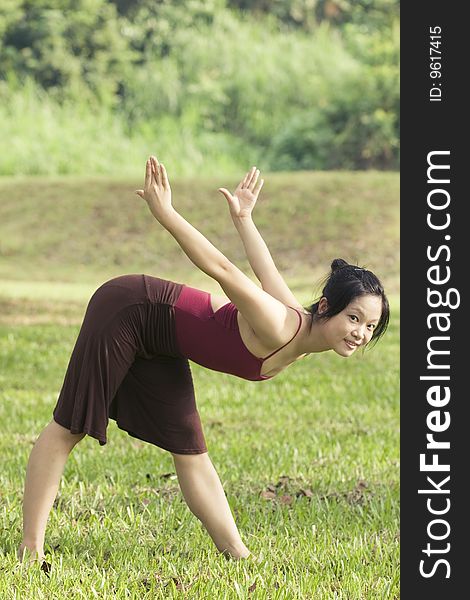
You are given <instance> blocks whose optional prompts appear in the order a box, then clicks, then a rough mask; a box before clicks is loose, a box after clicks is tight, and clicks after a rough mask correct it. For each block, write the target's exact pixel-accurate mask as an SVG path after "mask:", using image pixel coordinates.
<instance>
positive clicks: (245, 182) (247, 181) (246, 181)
mask: <svg viewBox="0 0 470 600" xmlns="http://www.w3.org/2000/svg"><path fill="white" fill-rule="evenodd" d="M255 172H256V167H252V168H251V169H250V170H249V171H248V173H247V174H246V175H245V179H244V180H243V183H242V188H246V187H249V185H250V181H251V179H252V177H253V175H254V174H255Z"/></svg>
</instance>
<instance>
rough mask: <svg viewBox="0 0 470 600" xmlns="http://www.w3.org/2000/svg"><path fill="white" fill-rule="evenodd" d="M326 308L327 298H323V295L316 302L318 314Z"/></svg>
mask: <svg viewBox="0 0 470 600" xmlns="http://www.w3.org/2000/svg"><path fill="white" fill-rule="evenodd" d="M327 310H328V300H327V299H326V298H325V296H322V297H321V299H320V302H319V303H318V309H317V312H318V314H319V315H321V314H322V313H324V312H326V311H327Z"/></svg>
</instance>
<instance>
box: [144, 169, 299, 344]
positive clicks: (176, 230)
mask: <svg viewBox="0 0 470 600" xmlns="http://www.w3.org/2000/svg"><path fill="white" fill-rule="evenodd" d="M136 194H138V195H139V196H140V197H141V198H143V199H144V200H145V201H146V202H147V204H148V207H149V208H150V211H151V213H152V214H153V216H154V217H155V218H156V219H157V221H159V223H161V225H163V227H165V229H166V230H167V231H169V233H171V235H172V236H173V237H174V238H175V240H176V241H177V242H178V244H179V245H180V246H181V248H182V249H183V251H184V252H185V253H186V255H187V256H188V258H189V259H190V260H191V261H192V262H193V263H194V264H195V265H196V266H197V267H198V268H199V269H201V271H204V273H206V274H207V275H209V276H210V277H212V278H214V279H215V280H216V281H217V282H218V283H219V284H220V286H221V288H222V289H223V290H224V292H225V293H226V294H227V296H228V297H229V298H230V300H231V301H232V302H233V303H234V304H235V305H236V307H237V308H238V310H239V311H240V313H241V314H242V315H243V317H244V318H245V319H246V320H247V322H248V323H249V325H250V326H251V328H252V329H253V331H254V332H255V333H256V335H257V336H259V338H260V340H262V341H263V342H264V343H265V344H266V345H272V346H273V349H274V348H276V347H278V346H279V345H282V344H283V343H285V341H286V339H290V337H292V329H293V327H295V324H296V323H294V322H293V318H294V317H295V315H293V314H292V311H289V310H287V309H286V307H285V306H284V304H283V303H281V302H279V301H278V300H276V299H275V298H274V297H272V296H271V295H270V294H268V293H266V292H265V291H263V290H262V289H261V288H259V287H258V286H257V285H256V284H255V283H254V282H253V281H251V279H250V278H249V277H247V276H246V275H245V274H244V273H243V272H242V271H241V270H240V269H238V268H237V267H236V266H235V265H234V264H233V263H231V262H230V261H229V259H228V258H227V257H226V256H225V255H224V254H222V252H220V251H219V250H218V249H217V248H216V247H215V246H214V245H213V244H211V242H210V241H209V240H208V239H207V238H206V237H205V236H204V235H203V234H202V233H201V232H200V231H198V230H197V229H196V228H195V227H193V226H192V225H191V224H190V223H188V221H186V219H184V218H183V217H182V216H181V215H180V214H179V213H178V212H177V211H176V210H175V209H174V207H173V205H172V202H171V189H170V184H169V182H168V177H167V174H166V170H165V167H164V166H163V165H160V164H159V163H158V161H157V160H156V158H153V157H152V159H151V160H149V161H147V165H146V174H145V189H143V190H136Z"/></svg>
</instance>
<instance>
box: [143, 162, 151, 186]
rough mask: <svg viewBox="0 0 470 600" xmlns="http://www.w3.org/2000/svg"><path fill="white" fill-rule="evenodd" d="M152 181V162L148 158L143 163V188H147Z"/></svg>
mask: <svg viewBox="0 0 470 600" xmlns="http://www.w3.org/2000/svg"><path fill="white" fill-rule="evenodd" d="M151 182H152V164H151V162H150V158H149V159H148V160H147V162H146V164H145V184H144V185H145V189H147V188H148V187H149V186H150V184H151Z"/></svg>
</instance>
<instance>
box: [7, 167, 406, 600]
mask: <svg viewBox="0 0 470 600" xmlns="http://www.w3.org/2000/svg"><path fill="white" fill-rule="evenodd" d="M277 177H278V179H276V180H274V178H273V180H274V181H273V184H272V185H273V187H272V190H271V192H270V193H271V195H270V196H268V197H269V199H270V200H269V208H268V199H266V204H267V205H266V206H262V205H261V203H260V206H259V213H260V219H261V220H263V219H264V227H261V225H259V226H260V229H262V233H263V234H265V232H266V235H265V237H266V238H268V237H269V238H270V239H271V240H272V242H271V241H269V242H268V245H269V246H270V248H271V249H272V250H273V256H274V258H275V259H278V255H279V256H280V258H281V261H282V257H283V254H282V248H283V247H284V248H286V251H287V252H288V253H289V252H290V254H289V260H288V259H287V258H285V261H286V263H289V264H292V263H295V264H296V265H303V264H304V263H305V255H304V254H303V253H304V252H305V253H307V250H308V248H309V245H310V258H309V260H310V263H311V265H312V267H311V268H310V269H309V268H306V269H305V270H304V271H302V269H301V268H291V269H288V273H289V276H288V281H289V283H290V284H292V282H294V283H295V285H292V287H293V288H294V289H295V290H296V293H297V294H298V297H299V299H300V300H301V301H302V302H307V301H308V300H309V299H310V295H311V290H312V280H311V278H310V276H312V277H313V276H314V275H315V273H316V269H318V270H319V271H320V273H322V272H324V271H326V270H327V267H328V265H327V264H326V265H325V264H321V262H322V260H323V258H324V257H325V255H326V253H327V252H329V250H328V248H334V249H335V250H337V249H338V247H339V250H340V251H337V252H333V256H331V257H334V256H343V257H344V258H350V256H348V255H346V252H345V251H344V250H345V249H346V248H348V247H350V248H352V250H351V252H352V251H358V252H359V250H360V245H361V244H363V243H364V242H365V241H367V244H368V245H367V244H366V246H365V250H364V251H365V254H366V260H370V261H371V262H372V263H373V264H374V265H377V271H378V272H379V273H380V274H381V275H382V277H383V279H384V280H385V281H386V282H388V283H389V288H391V289H392V291H393V292H394V293H392V294H391V301H392V302H391V304H392V320H391V325H390V330H389V332H388V333H387V335H386V336H385V338H384V339H383V340H381V341H380V343H379V344H378V345H377V346H376V348H374V349H373V350H372V351H370V352H365V353H364V354H363V355H357V356H354V357H352V358H350V359H349V360H345V359H342V358H340V357H338V356H337V355H335V354H332V353H324V354H318V355H311V356H309V357H308V358H307V359H305V360H303V361H299V362H297V363H296V364H294V365H292V367H291V368H289V369H287V370H286V371H284V372H282V373H280V374H279V375H278V376H277V377H276V378H274V379H273V380H271V381H266V382H258V383H252V382H248V381H243V380H241V379H238V378H235V377H232V376H229V375H224V374H221V373H214V372H211V371H209V370H206V369H203V368H201V367H199V366H198V365H195V364H192V369H193V376H194V383H195V388H196V397H197V402H198V408H199V412H200V414H201V419H202V422H203V427H204V431H205V436H206V440H207V443H208V449H209V453H210V456H211V458H212V461H213V462H214V465H215V467H216V469H217V471H218V473H219V475H220V478H221V481H222V483H223V486H224V489H225V491H226V494H227V497H228V500H229V503H230V506H231V507H232V510H233V513H234V516H235V520H236V522H237V525H238V527H239V529H240V532H241V535H242V538H243V540H244V542H245V543H246V545H247V546H248V547H249V548H250V550H251V551H252V552H253V553H254V554H256V555H259V556H262V562H261V563H259V564H246V562H244V561H240V562H233V561H226V559H225V558H223V557H222V556H221V555H220V554H219V552H218V551H217V549H216V548H215V546H214V544H213V543H212V541H211V539H210V537H209V536H208V534H207V533H206V531H205V530H204V528H203V526H202V525H201V524H200V523H199V521H198V520H197V519H196V517H194V516H193V515H192V514H191V512H190V511H189V509H188V508H187V506H186V504H185V503H184V500H183V497H182V495H181V492H180V491H179V487H178V483H177V479H176V476H175V474H174V468H173V461H172V459H171V456H170V454H169V453H168V452H165V451H164V450H161V449H159V448H157V447H155V446H152V445H150V444H146V443H144V442H141V441H139V440H136V439H134V438H132V437H130V436H128V435H127V433H126V432H124V431H121V430H120V429H118V428H117V426H116V424H115V422H114V421H110V424H109V427H108V444H107V445H106V446H104V447H100V446H99V444H98V442H97V441H96V440H94V439H92V438H90V437H88V436H87V437H85V439H84V440H83V441H82V442H80V444H79V445H78V446H77V447H76V449H75V450H74V451H73V452H72V454H71V457H70V459H69V461H68V462H67V465H66V468H65V472H64V477H63V479H62V483H61V487H60V490H59V494H58V497H57V500H56V503H55V508H54V510H53V511H52V513H51V516H50V520H49V524H48V530H47V535H46V547H45V549H46V553H47V554H48V558H49V560H50V561H51V563H52V570H51V572H50V573H49V574H46V573H44V572H42V571H40V570H39V569H38V568H37V567H36V568H30V569H26V568H24V567H22V566H21V565H17V560H16V549H17V546H18V544H19V543H20V540H21V501H22V493H23V483H24V472H25V467H26V463H27V460H28V456H29V452H30V450H31V447H32V445H33V443H34V441H35V439H36V438H37V435H38V434H39V432H40V431H41V429H42V428H43V427H44V426H45V425H46V423H47V422H48V421H49V420H50V418H51V415H52V409H53V407H54V405H55V403H56V400H57V395H58V392H59V390H60V387H61V385H62V381H63V376H64V374H65V369H66V367H67V363H68V360H69V357H70V353H71V350H72V348H73V344H74V342H75V338H76V335H77V333H78V331H79V327H80V323H81V319H82V317H83V311H84V308H85V306H86V303H87V300H88V298H89V296H90V294H91V293H92V291H93V289H94V288H95V287H96V286H97V284H98V283H100V282H102V281H103V280H104V279H105V278H106V277H109V276H112V275H114V274H117V273H125V272H149V273H150V274H156V275H160V276H167V275H170V274H173V273H174V274H177V275H178V277H179V278H180V279H181V280H182V281H185V282H187V281H191V282H192V283H194V284H195V285H200V287H202V288H205V289H208V290H209V291H214V292H219V293H220V289H218V286H217V284H215V282H212V281H211V280H209V279H208V278H205V277H204V276H199V274H198V272H197V270H196V269H195V268H194V267H190V270H188V264H187V262H185V261H186V259H185V258H184V256H183V257H182V256H181V253H179V252H178V250H177V249H175V248H174V246H173V247H172V245H171V243H170V242H171V239H170V241H168V238H169V235H168V234H165V232H164V231H163V230H161V229H160V228H159V226H158V224H155V225H154V224H151V223H149V222H148V219H149V215H147V214H146V213H145V211H144V208H146V207H141V208H140V209H139V208H136V207H135V206H134V208H133V209H130V208H129V209H128V208H126V209H123V210H116V209H115V210H113V206H119V207H120V208H122V207H123V206H126V201H123V197H124V196H125V193H126V190H128V189H129V188H131V189H132V185H131V184H130V183H129V182H126V183H117V184H116V183H113V184H110V183H109V182H105V181H104V180H102V181H100V182H99V186H98V187H97V188H95V187H94V186H93V185H91V184H90V182H89V181H84V182H80V181H79V180H78V179H77V180H71V181H68V180H65V179H64V180H52V181H50V182H48V181H46V180H40V181H36V180H31V179H30V180H24V181H23V182H20V183H19V184H15V185H13V183H12V181H6V182H2V183H0V190H2V191H3V192H5V190H8V193H6V194H3V193H2V205H1V207H0V211H1V214H0V223H2V232H1V233H2V235H1V236H0V239H1V242H0V243H1V244H2V246H1V248H2V250H4V249H5V248H6V247H7V248H10V254H5V253H2V257H1V260H0V277H1V282H0V363H1V365H2V369H1V370H0V423H1V424H2V425H1V436H0V457H1V468H0V528H1V529H2V544H1V545H0V554H1V560H0V597H2V598H3V597H5V598H21V599H27V600H29V599H31V600H33V599H34V600H36V599H41V598H44V599H47V600H49V599H57V600H59V599H60V600H62V598H64V597H74V598H86V599H88V598H103V599H105V598H106V599H111V598H133V599H141V598H149V599H150V598H152V599H153V598H165V599H166V598H195V599H200V598H209V599H213V598H214V599H215V598H217V599H219V598H220V599H223V598H227V599H231V598H260V599H265V598H266V599H268V598H272V599H276V600H277V599H286V600H287V599H289V600H290V599H292V598H296V599H297V598H302V599H303V598H305V599H311V598H314V599H320V600H323V599H325V600H330V599H336V598H338V599H344V600H362V599H368V600H369V599H370V600H376V599H377V598H380V599H381V600H382V599H387V600H388V599H395V598H398V597H399V403H398V388H399V373H398V361H399V346H398V343H399V303H398V298H397V295H396V292H397V291H398V286H397V283H396V282H397V272H398V265H397V263H398V255H397V238H396V236H395V237H394V232H396V223H395V218H396V217H395V213H394V212H393V211H395V212H396V202H397V199H396V198H394V197H393V194H392V192H391V191H390V190H395V192H396V186H397V178H396V175H395V176H392V175H391V174H390V175H389V174H380V175H379V174H370V177H368V176H367V174H354V175H353V176H351V174H348V175H346V174H320V173H319V174H303V176H301V175H299V174H296V175H295V176H291V175H288V174H284V175H279V176H277ZM131 183H132V182H131ZM213 183H215V182H213ZM205 186H206V187H205ZM174 188H175V189H179V190H180V191H183V190H184V189H187V190H188V191H189V190H190V189H195V190H198V192H197V194H193V196H192V197H193V198H194V196H196V199H197V198H201V202H200V203H199V204H198V203H197V202H196V203H195V204H194V205H193V204H191V203H190V200H189V198H188V196H187V195H186V194H182V198H184V200H182V202H183V204H184V207H185V210H183V211H182V212H183V214H186V215H187V216H188V212H189V214H194V216H195V219H190V220H191V222H194V220H199V223H200V225H199V226H200V229H201V230H202V231H203V232H204V233H207V232H208V231H213V235H212V236H211V235H209V237H210V238H211V239H212V241H216V242H220V244H219V247H222V249H223V246H225V248H228V249H229V251H230V252H233V254H235V255H236V256H241V251H240V249H239V248H238V246H236V245H235V241H236V240H235V239H234V238H233V236H232V235H231V233H230V232H229V231H228V224H229V219H228V216H227V215H226V214H224V211H225V209H226V207H225V206H223V207H219V209H220V213H219V212H217V211H213V217H212V218H211V220H210V221H209V222H205V221H204V219H205V218H206V217H207V212H208V211H209V207H210V203H216V197H215V196H214V198H213V200H211V201H210V202H209V201H208V200H205V203H204V202H203V201H202V198H203V194H202V191H201V188H202V190H205V189H206V188H207V189H209V185H208V184H202V185H201V186H195V185H194V184H192V183H190V182H177V183H176V184H175V186H174ZM293 188H295V190H296V191H295V192H292V189H293ZM354 189H356V192H357V193H356V194H355V193H353V192H354ZM27 190H29V191H30V193H29V194H25V193H24V192H25V191H27ZM273 190H276V192H274V191H273ZM289 190H290V191H289ZM300 190H304V191H308V190H310V195H308V196H306V194H305V193H301V192H300ZM347 190H349V192H351V194H346V192H347ZM378 190H380V191H381V193H380V194H379V193H377V192H378ZM199 194H200V196H199ZM387 194H388V197H387ZM346 195H347V196H348V202H351V203H352V204H350V206H351V210H353V208H352V207H354V210H357V213H356V214H357V215H358V219H357V221H356V220H351V216H350V214H348V211H345V210H340V208H341V206H342V202H343V201H346V200H345V198H346ZM382 195H383V196H384V197H385V198H382ZM129 196H130V195H129ZM54 197H55V200H54ZM80 198H81V199H84V200H83V203H81V202H79V201H78V199H80ZM204 198H205V196H204ZM313 198H316V200H315V206H317V207H318V210H316V209H315V208H314V205H313V200H311V199H313ZM372 198H373V199H374V202H373V201H372ZM387 198H388V201H389V202H390V203H392V207H391V206H389V205H387ZM132 200H133V199H131V196H130V198H129V202H131V201H132ZM136 201H138V199H136ZM334 201H336V204H335V203H334ZM87 202H89V204H87ZM220 202H222V204H223V199H222V198H221V199H220ZM393 203H394V204H393ZM137 206H138V205H137ZM195 206H196V207H197V208H194V207H195ZM93 207H94V208H93ZM96 207H99V208H100V210H99V211H98V212H94V210H95V209H96ZM190 208H192V210H189V209H190ZM392 209H393V210H392ZM276 210H277V211H279V215H280V218H277V219H273V218H269V215H270V214H271V212H273V211H276ZM282 211H284V212H282ZM289 211H290V212H289ZM313 213H315V215H318V216H319V219H318V220H317V221H316V225H315V223H314V221H315V219H314V216H315V215H314V214H313ZM333 214H334V215H336V217H335V218H336V221H335V218H333ZM5 215H8V218H7V219H5V218H4V217H5ZM373 218H379V219H382V221H379V225H378V226H377V227H374V226H373V225H370V227H364V226H363V224H364V223H367V222H368V219H371V220H373ZM305 220H309V222H310V227H311V228H310V227H307V226H304V224H303V221H305ZM347 222H349V228H346V227H345V225H346V223H347ZM203 223H206V225H205V226H204V225H203ZM222 223H224V225H223V227H224V229H219V228H220V227H222ZM258 223H259V220H258ZM289 223H291V225H292V224H293V223H295V228H294V226H293V225H292V226H291V227H290V229H291V230H292V229H295V231H296V232H298V236H297V238H298V243H297V242H292V246H291V248H292V250H289V249H288V247H289V241H288V240H286V239H285V235H286V234H285V230H283V228H286V229H287V228H288V224H289ZM327 223H329V224H330V229H329V230H328V233H327V232H325V231H322V228H323V227H324V226H326V224H327ZM126 227H129V231H127V235H124V234H123V232H126ZM133 227H134V228H135V229H134V230H133V231H131V230H132V228H133ZM279 230H281V231H284V233H279ZM35 231H36V232H37V234H38V235H37V236H36V238H35V237H34V236H33V235H32V233H33V232H35ZM74 231H76V232H77V234H76V236H74V235H73V233H74ZM79 231H80V232H81V234H80V235H79V234H78V232H79ZM310 231H311V232H312V235H311V236H310V233H309V232H310ZM384 231H386V232H387V235H385V234H384ZM223 232H224V233H225V232H227V235H224V233H223ZM361 232H362V234H361ZM345 233H346V234H347V235H346V238H347V239H346V240H345V238H344V234H345ZM316 234H318V235H316ZM120 235H121V236H122V237H121V243H122V244H123V245H124V246H125V249H126V250H122V257H123V263H122V264H120V265H116V264H115V265H105V264H104V261H105V260H106V257H108V258H109V257H110V256H111V257H113V256H115V254H114V253H116V252H118V251H119V240H120ZM320 235H323V236H324V238H325V240H326V242H325V243H326V245H327V249H325V248H324V247H323V245H322V244H318V245H315V247H314V248H312V239H313V240H317V239H318V237H319V236H320ZM217 236H220V238H219V237H217ZM74 237H75V239H74ZM214 237H216V238H217V239H216V240H214ZM19 239H21V240H23V243H21V242H20V241H19ZM67 240H69V242H70V244H72V245H73V244H75V246H74V248H75V252H73V251H72V250H71V249H69V248H68V246H67ZM151 244H153V248H156V247H158V248H159V250H158V251H154V252H153V253H151V252H150V248H149V247H148V246H150V245H151ZM343 244H345V245H343ZM347 244H350V245H351V246H347ZM354 244H356V245H355V246H354ZM216 245H217V244H216ZM273 245H274V246H275V249H273ZM369 245H370V247H369ZM87 248H88V251H89V253H90V255H89V262H88V263H83V261H82V259H83V255H82V254H80V253H81V252H84V251H85V250H86V249H87ZM131 248H132V249H133V250H132V252H131V251H130V249H131ZM393 248H394V249H395V254H393V252H392V249H393ZM341 249H342V250H343V251H341ZM276 250H277V252H276ZM278 253H279V254H278ZM387 256H388V259H389V262H387V260H386V257H387ZM230 257H231V258H232V259H233V255H230ZM359 258H360V259H361V260H360V262H361V263H363V262H365V261H364V260H363V256H362V254H361V255H359ZM125 259H126V260H125ZM172 261H173V263H172ZM277 262H278V264H279V260H277ZM172 264H173V271H171V265H172ZM237 264H238V263H237ZM313 265H315V267H314V266H313ZM80 266H81V270H80ZM378 267H381V268H380V269H379V268H378ZM162 271H163V274H162ZM305 273H307V275H308V276H307V277H305ZM48 275H50V276H49V277H48ZM29 277H33V279H34V281H32V282H30V281H29ZM302 490H303V492H302ZM268 492H270V493H268Z"/></svg>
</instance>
